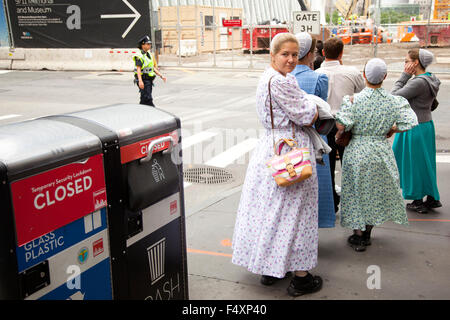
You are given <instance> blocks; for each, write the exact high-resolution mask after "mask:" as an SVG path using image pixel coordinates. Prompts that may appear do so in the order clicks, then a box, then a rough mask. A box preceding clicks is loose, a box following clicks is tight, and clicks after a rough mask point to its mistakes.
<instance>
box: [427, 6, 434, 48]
mask: <svg viewBox="0 0 450 320" xmlns="http://www.w3.org/2000/svg"><path fill="white" fill-rule="evenodd" d="M432 6H433V1H432V0H430V6H429V8H428V24H427V40H426V42H425V43H426V46H425V48H428V36H429V33H428V32H429V31H428V30H429V29H430V20H431V7H432Z"/></svg>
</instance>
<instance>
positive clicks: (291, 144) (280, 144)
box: [274, 138, 298, 156]
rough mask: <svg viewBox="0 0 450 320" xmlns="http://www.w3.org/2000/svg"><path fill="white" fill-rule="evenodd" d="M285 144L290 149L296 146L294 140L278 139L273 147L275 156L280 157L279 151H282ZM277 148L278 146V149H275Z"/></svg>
mask: <svg viewBox="0 0 450 320" xmlns="http://www.w3.org/2000/svg"><path fill="white" fill-rule="evenodd" d="M285 144H287V145H288V146H289V147H290V148H295V147H297V146H298V144H297V141H295V140H294V139H284V138H283V139H280V140H278V142H277V143H276V144H275V146H274V149H275V154H276V155H277V156H279V155H281V150H282V149H283V146H284V145H285ZM277 146H278V148H277ZM277 149H278V150H277Z"/></svg>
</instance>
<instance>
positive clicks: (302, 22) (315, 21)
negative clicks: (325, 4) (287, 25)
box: [293, 11, 320, 34]
mask: <svg viewBox="0 0 450 320" xmlns="http://www.w3.org/2000/svg"><path fill="white" fill-rule="evenodd" d="M293 14H294V34H295V33H299V32H308V33H310V34H320V11H295V12H293Z"/></svg>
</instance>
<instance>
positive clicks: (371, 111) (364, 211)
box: [336, 88, 418, 231]
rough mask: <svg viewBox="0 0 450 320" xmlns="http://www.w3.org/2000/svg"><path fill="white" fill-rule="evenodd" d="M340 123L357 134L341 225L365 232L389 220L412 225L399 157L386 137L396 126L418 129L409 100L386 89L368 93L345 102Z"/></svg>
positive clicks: (345, 166) (349, 154)
mask: <svg viewBox="0 0 450 320" xmlns="http://www.w3.org/2000/svg"><path fill="white" fill-rule="evenodd" d="M336 121H338V122H340V123H341V124H343V125H344V126H345V131H349V130H351V131H352V134H353V136H352V139H351V140H350V143H349V145H348V146H347V147H346V148H345V153H344V158H343V163H342V189H341V226H343V227H345V228H349V229H359V230H363V231H364V230H365V229H366V225H373V226H376V225H380V224H382V223H384V222H386V221H388V220H391V221H394V222H396V223H398V224H408V218H407V215H406V209H405V205H404V202H403V197H402V192H401V189H400V182H399V173H398V169H397V164H396V162H395V157H394V153H393V151H392V148H391V146H390V143H389V141H388V140H387V138H386V134H387V133H388V132H389V130H390V128H391V127H392V126H393V125H394V124H396V125H397V127H398V129H399V130H401V131H404V130H409V129H411V128H412V127H414V126H416V125H417V124H418V123H417V116H416V114H415V113H414V111H413V110H412V109H411V107H410V105H409V103H408V101H407V100H406V99H405V98H403V97H400V96H393V95H391V94H389V93H388V92H387V91H386V90H384V89H383V88H379V89H371V88H365V89H364V90H363V91H361V92H360V93H358V94H355V96H354V101H353V103H351V102H350V99H349V96H346V97H344V100H343V103H342V106H341V111H339V112H338V113H337V114H336Z"/></svg>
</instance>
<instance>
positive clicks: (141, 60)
mask: <svg viewBox="0 0 450 320" xmlns="http://www.w3.org/2000/svg"><path fill="white" fill-rule="evenodd" d="M151 43H152V42H151V41H150V37H149V36H144V37H142V38H141V39H140V40H139V43H138V48H139V49H140V51H139V52H138V53H137V54H135V55H134V56H133V60H134V63H135V68H134V81H135V83H136V84H137V85H138V87H139V92H140V94H141V101H140V104H145V105H149V106H153V107H154V106H155V105H154V104H153V98H152V87H153V81H154V80H155V78H156V76H159V77H160V78H161V79H162V80H163V81H164V82H166V80H167V79H166V78H165V77H163V75H162V74H161V73H160V72H159V70H158V68H157V65H156V62H155V59H154V57H153V55H152V53H151V52H150V48H151Z"/></svg>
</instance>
